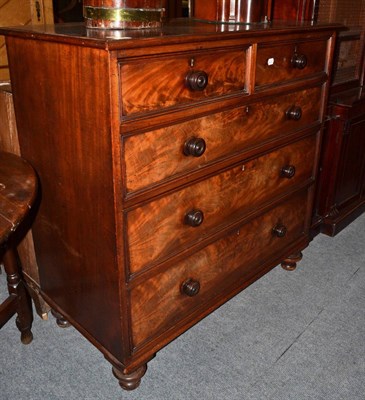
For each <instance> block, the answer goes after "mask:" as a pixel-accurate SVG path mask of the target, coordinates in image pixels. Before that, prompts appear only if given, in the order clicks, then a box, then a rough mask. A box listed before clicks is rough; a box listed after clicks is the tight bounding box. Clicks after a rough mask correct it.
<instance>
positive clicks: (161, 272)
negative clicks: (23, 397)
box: [0, 20, 338, 390]
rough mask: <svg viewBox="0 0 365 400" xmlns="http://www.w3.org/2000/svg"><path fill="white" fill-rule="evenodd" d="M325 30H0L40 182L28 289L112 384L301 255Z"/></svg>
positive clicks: (181, 24) (323, 79)
mask: <svg viewBox="0 0 365 400" xmlns="http://www.w3.org/2000/svg"><path fill="white" fill-rule="evenodd" d="M337 28H338V27H337V26H335V25H327V26H316V27H315V26H310V25H297V26H283V25H265V24H260V25H255V26H244V25H235V26H232V25H221V24H205V23H201V22H196V21H189V20H184V21H181V20H180V21H179V20H176V21H170V22H167V23H166V24H165V25H164V26H163V27H162V28H161V29H157V30H148V29H147V30H146V29H144V30H140V31H137V30H130V31H107V32H106V31H100V30H99V31H95V30H92V31H90V30H86V29H85V27H84V26H83V25H56V26H54V27H51V26H48V27H46V28H44V29H42V28H32V27H24V28H16V29H0V32H1V33H3V34H5V35H6V40H7V49H8V56H9V63H10V67H11V76H12V86H13V92H14V103H15V110H16V117H17V125H18V131H19V140H20V146H21V151H22V154H23V155H24V157H26V158H27V159H29V160H30V161H31V163H32V165H34V167H35V168H36V170H37V172H38V174H39V179H40V184H41V185H40V186H41V189H42V203H41V206H40V209H39V213H38V217H37V219H36V221H35V224H34V227H33V235H34V244H35V248H36V254H37V261H38V264H39V276H40V292H41V293H42V296H43V297H44V298H45V299H46V300H47V302H48V303H49V304H50V305H51V306H52V308H53V309H54V310H55V311H56V312H57V313H58V314H56V315H58V319H59V320H62V318H61V317H59V314H61V315H63V317H64V318H65V319H67V320H68V321H69V322H70V323H71V324H72V325H74V326H75V327H76V328H77V329H78V330H79V331H80V332H81V333H83V334H84V335H85V336H86V337H87V338H88V339H89V340H90V341H91V342H92V343H93V344H94V345H95V346H97V348H98V349H100V350H101V351H102V352H103V354H104V355H105V357H106V358H107V359H108V360H109V361H110V362H111V363H112V365H113V373H114V375H115V376H116V377H117V379H118V380H119V382H120V385H121V386H122V387H123V388H124V389H128V390H131V389H134V388H135V387H137V386H138V385H139V382H140V380H141V377H142V376H143V375H144V373H145V372H146V364H147V362H148V361H149V360H151V359H152V358H153V357H154V355H155V353H156V352H157V351H158V350H159V349H161V348H162V347H163V346H165V345H167V344H168V343H169V342H170V341H171V340H173V339H174V338H176V337H177V336H178V335H180V334H181V333H183V332H184V331H186V330H187V329H189V328H190V327H191V326H192V325H194V324H195V323H197V322H198V321H199V320H201V319H202V318H203V317H205V316H206V315H208V314H209V313H210V312H212V311H213V310H214V309H216V308H217V307H218V306H219V305H221V304H223V303H224V302H226V301H227V300H228V299H230V298H231V297H232V296H234V295H235V294H236V293H238V292H239V291H240V290H242V289H243V288H245V287H246V286H248V285H249V284H251V283H252V282H254V281H255V280H256V279H258V278H259V277H260V276H262V275H263V274H265V273H266V272H267V271H269V270H270V269H272V268H273V267H275V266H276V265H277V264H279V263H282V265H283V267H284V268H286V269H294V268H295V266H296V263H297V261H299V260H300V258H301V254H300V252H301V250H302V249H303V248H305V247H306V246H307V245H308V243H309V240H310V236H309V226H310V216H311V214H312V208H313V198H314V189H315V183H316V180H317V170H318V156H319V150H320V142H321V137H322V126H323V110H324V108H325V104H326V101H327V92H328V82H329V81H328V80H329V77H330V74H331V64H332V54H333V48H334V38H335V35H336V30H337ZM19 60H21V62H19ZM293 60H295V61H293ZM269 64H270V65H269ZM242 317H243V318H244V316H242ZM242 351H244V350H242Z"/></svg>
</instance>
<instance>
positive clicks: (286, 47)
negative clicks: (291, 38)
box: [256, 40, 327, 87]
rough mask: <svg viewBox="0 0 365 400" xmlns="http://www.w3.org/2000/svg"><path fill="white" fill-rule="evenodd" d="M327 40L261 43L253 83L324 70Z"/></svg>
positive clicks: (279, 79) (291, 77) (267, 82)
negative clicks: (277, 43) (273, 44)
mask: <svg viewBox="0 0 365 400" xmlns="http://www.w3.org/2000/svg"><path fill="white" fill-rule="evenodd" d="M326 54H327V40H321V41H315V42H305V43H291V44H280V45H277V46H270V47H266V46H262V47H261V46H260V45H259V47H258V50H257V64H256V86H257V87H259V86H266V85H271V84H276V83H280V82H284V81H290V80H294V79H301V78H305V77H307V76H310V75H314V74H317V73H320V72H324V71H325V67H326Z"/></svg>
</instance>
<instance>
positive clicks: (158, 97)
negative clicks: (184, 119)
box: [119, 48, 246, 116]
mask: <svg viewBox="0 0 365 400" xmlns="http://www.w3.org/2000/svg"><path fill="white" fill-rule="evenodd" d="M119 69H120V81H121V94H122V96H121V101H122V110H121V114H122V115H123V116H130V115H134V114H139V113H147V112H151V111H157V110H160V109H164V108H169V107H174V106H177V105H182V104H190V103H194V102H199V101H202V100H206V99H210V98H213V97H219V96H222V95H226V94H232V93H240V92H242V93H244V92H245V80H246V48H235V49H230V50H216V51H214V52H191V53H189V54H182V55H174V56H173V57H171V56H169V57H159V58H151V59H148V60H138V61H133V60H131V61H127V62H125V63H124V62H121V63H120V66H119Z"/></svg>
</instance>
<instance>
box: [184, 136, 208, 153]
mask: <svg viewBox="0 0 365 400" xmlns="http://www.w3.org/2000/svg"><path fill="white" fill-rule="evenodd" d="M206 147H207V146H206V144H205V140H204V139H202V138H197V137H192V138H190V139H188V140H187V141H186V142H185V143H184V154H185V155H186V156H193V157H200V156H202V155H203V154H204V152H205V149H206Z"/></svg>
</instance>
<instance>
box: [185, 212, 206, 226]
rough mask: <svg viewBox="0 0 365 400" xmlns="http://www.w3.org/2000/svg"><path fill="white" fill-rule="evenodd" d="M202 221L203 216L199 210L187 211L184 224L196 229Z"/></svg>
mask: <svg viewBox="0 0 365 400" xmlns="http://www.w3.org/2000/svg"><path fill="white" fill-rule="evenodd" d="M203 220H204V214H203V211H201V210H191V211H189V212H188V213H187V214H186V215H185V218H184V223H185V224H186V225H189V226H192V227H193V228H196V227H197V226H199V225H201V224H202V222H203Z"/></svg>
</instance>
